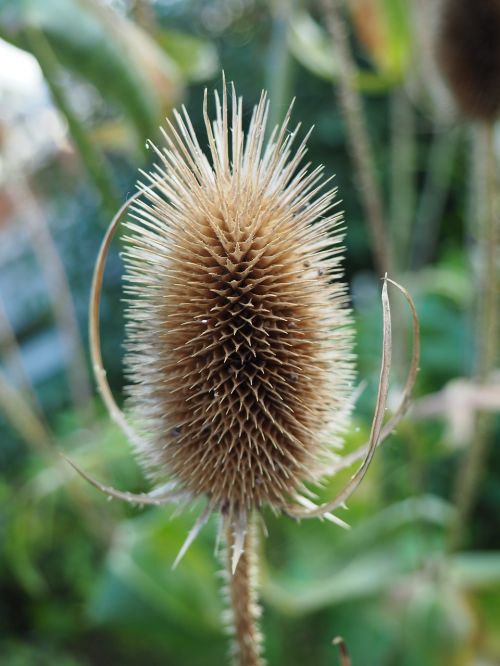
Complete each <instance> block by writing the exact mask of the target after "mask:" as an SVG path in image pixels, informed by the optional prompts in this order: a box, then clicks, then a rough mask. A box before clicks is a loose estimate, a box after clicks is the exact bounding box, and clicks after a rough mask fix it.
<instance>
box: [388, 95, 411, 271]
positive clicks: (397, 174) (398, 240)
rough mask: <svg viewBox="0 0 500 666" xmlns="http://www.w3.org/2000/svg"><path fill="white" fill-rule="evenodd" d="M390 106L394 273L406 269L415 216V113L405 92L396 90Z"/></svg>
mask: <svg viewBox="0 0 500 666" xmlns="http://www.w3.org/2000/svg"><path fill="white" fill-rule="evenodd" d="M390 105H391V190H390V223H391V233H390V238H391V243H392V256H393V257H394V261H395V264H396V265H395V267H394V268H395V270H396V271H397V272H398V273H400V272H402V271H405V270H407V268H408V258H409V254H410V238H411V231H412V226H413V224H414V216H415V199H416V189H415V170H416V143H415V113H414V111H413V107H412V105H411V103H410V100H409V99H408V96H407V94H406V91H405V90H404V89H403V88H401V87H398V88H396V89H395V90H394V91H393V92H392V94H391V97H390Z"/></svg>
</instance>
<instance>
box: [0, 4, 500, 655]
mask: <svg viewBox="0 0 500 666" xmlns="http://www.w3.org/2000/svg"><path fill="white" fill-rule="evenodd" d="M439 4H440V3H439V2H435V1H434V0H414V1H412V0H348V1H346V3H345V7H344V11H343V12H342V15H341V19H342V21H343V24H342V25H343V27H345V28H346V29H347V42H346V43H345V44H344V47H342V44H341V43H339V35H338V33H336V32H335V30H336V29H337V28H338V26H339V23H338V20H339V16H338V11H337V10H336V9H335V7H336V2H330V1H327V0H325V1H324V2H323V3H321V2H308V0H302V1H300V0H289V1H287V0H272V1H270V2H264V1H263V0H212V1H209V0H44V1H43V2H40V1H39V0H0V38H1V39H0V438H1V441H0V539H1V548H0V663H1V664H2V665H5V666H25V665H26V666H31V665H36V666H39V665H40V666H45V665H49V664H50V665H51V666H52V665H56V666H87V665H89V666H90V665H94V664H95V665H100V664H103V665H104V664H106V665H109V664H120V665H121V666H129V665H130V666H135V665H136V664H145V663H147V664H150V665H151V666H154V665H155V664H169V665H171V666H202V665H213V664H217V665H218V664H224V663H226V654H227V638H226V637H225V636H224V631H223V628H222V625H221V620H220V611H221V607H222V602H221V601H220V595H219V591H220V590H219V587H220V577H219V576H218V571H219V570H220V568H221V564H220V562H219V561H218V559H217V557H216V556H214V535H215V522H210V524H209V527H208V528H207V529H205V530H204V531H203V533H202V535H201V537H200V538H199V539H198V540H197V542H196V543H195V544H194V545H193V546H192V548H191V549H190V551H189V552H188V554H187V555H186V557H185V559H184V560H183V562H182V564H181V565H180V566H179V568H178V569H177V570H176V571H172V570H171V565H172V562H173V560H174V559H175V556H176V554H177V552H178V550H179V547H180V545H181V543H182V542H183V540H184V538H185V535H186V533H187V531H188V530H189V529H190V528H191V526H192V524H193V522H194V520H195V518H196V515H197V513H196V510H194V511H193V512H191V513H188V514H186V515H181V516H172V511H171V510H170V509H168V508H166V509H164V508H145V509H143V510H140V509H136V508H133V507H130V506H125V505H120V504H118V503H117V502H115V501H113V502H108V501H106V499H105V497H104V496H102V495H101V494H99V493H98V492H97V491H96V490H95V489H93V488H92V487H90V486H89V485H87V484H85V482H84V481H83V480H82V479H81V478H80V477H77V476H76V475H75V474H74V473H73V472H72V471H71V470H70V469H69V468H68V466H67V465H65V464H64V463H63V462H61V460H60V459H59V458H58V455H57V449H59V450H63V451H64V452H66V453H67V454H68V455H70V456H71V457H72V458H73V459H74V460H75V461H77V462H78V463H79V464H80V465H81V466H82V467H84V469H85V470H87V471H88V472H89V473H91V474H92V475H94V476H95V477H97V478H99V479H100V480H101V481H103V482H104V483H108V484H110V485H114V486H115V487H118V488H120V489H128V490H133V491H136V492H140V491H145V490H147V489H148V487H149V486H148V482H147V480H146V479H145V478H144V477H143V475H142V473H141V471H140V469H139V467H138V465H137V463H136V461H135V459H134V457H133V454H132V452H131V448H130V446H129V444H128V443H127V442H126V441H125V439H124V436H123V435H122V434H121V432H120V431H118V429H117V428H116V427H115V426H114V425H113V424H112V423H111V421H110V418H109V417H108V415H107V413H105V410H104V408H103V405H102V403H101V402H100V400H99V399H98V398H97V397H96V395H95V389H94V382H93V379H92V377H91V369H90V365H89V354H88V338H87V312H88V301H89V291H90V283H91V275H92V270H93V265H94V262H95V258H96V255H97V251H98V247H99V243H100V240H101V238H102V236H103V234H104V232H105V229H106V226H107V224H108V223H109V220H110V219H111V217H112V215H113V214H114V212H115V211H116V210H117V208H118V207H119V206H120V205H121V203H122V202H123V201H124V200H125V199H126V197H127V195H130V194H131V193H132V192H133V191H134V184H135V181H136V178H137V175H138V171H137V170H138V168H139V167H142V168H147V166H148V164H149V163H150V159H151V156H150V154H149V152H148V150H147V146H146V140H147V139H152V140H153V141H161V138H160V136H159V131H158V127H159V125H161V124H162V123H163V121H164V118H165V116H167V115H168V114H169V113H170V112H171V110H172V108H173V107H174V106H176V105H177V106H178V105H180V104H182V103H184V104H185V105H186V106H187V109H188V111H189V113H190V115H191V118H192V119H193V123H194V126H195V128H196V129H197V131H198V132H199V136H201V137H203V129H202V114H201V103H202V97H203V89H204V87H205V86H207V87H208V88H209V90H212V89H214V88H218V89H219V90H220V88H221V72H222V70H224V71H225V75H226V77H227V79H228V81H234V82H235V84H236V87H237V91H238V93H239V94H240V95H242V96H243V100H244V110H245V117H246V118H247V120H248V119H249V117H250V114H251V109H252V107H253V105H254V104H255V103H256V101H257V100H258V98H259V96H260V92H261V90H262V88H266V89H267V90H268V91H269V94H270V98H271V123H272V124H274V123H275V122H278V121H280V119H281V118H282V117H283V115H284V113H285V111H286V109H287V108H288V105H289V103H290V100H291V99H292V98H293V97H295V98H296V103H295V108H294V113H293V118H294V120H295V121H299V120H300V121H301V122H302V124H303V127H304V133H305V131H306V130H307V129H309V127H311V126H312V125H314V126H315V129H314V132H313V134H312V136H311V139H310V142H309V147H310V150H309V156H308V157H309V159H310V160H311V162H312V163H313V164H317V163H323V164H324V165H325V171H326V173H327V174H328V175H330V174H335V182H336V184H337V185H338V187H339V196H340V198H341V199H342V208H343V209H344V211H345V217H346V224H347V236H346V241H345V244H346V260H345V268H346V272H347V278H348V281H349V285H350V290H351V297H352V302H353V308H354V316H355V326H356V352H357V357H358V380H359V381H361V380H366V385H365V388H364V390H363V391H362V394H361V397H360V398H359V400H358V403H357V406H356V409H355V413H354V417H353V421H352V424H351V428H350V430H349V433H348V434H347V435H346V444H345V450H346V452H349V451H352V450H354V449H355V448H356V447H357V446H359V445H361V444H363V443H364V442H365V441H366V439H367V437H368V434H369V429H370V420H371V412H372V410H373V405H374V398H375V394H376V388H377V377H378V370H379V364H380V349H381V306H380V302H379V293H380V280H379V275H380V270H379V269H380V267H381V263H383V261H382V262H381V261H378V263H377V257H376V256H375V258H374V253H373V250H372V248H373V243H372V240H371V235H370V231H369V229H370V227H369V225H367V222H368V220H367V218H368V217H369V211H368V213H367V209H366V196H364V195H366V188H363V187H361V188H360V185H362V184H363V182H365V181H363V174H362V173H361V172H360V165H359V160H358V162H357V161H356V147H355V146H354V148H353V139H352V135H351V134H350V131H349V126H348V125H346V123H345V122H344V117H345V115H344V113H343V107H344V105H345V102H346V95H347V103H348V104H349V100H351V102H352V100H353V99H354V101H355V102H356V101H357V102H359V101H360V100H361V102H362V109H361V111H362V116H361V117H362V120H363V126H364V131H365V138H366V137H367V138H368V146H369V150H370V152H371V156H372V157H371V160H372V163H371V165H370V164H368V166H369V169H368V171H370V169H371V178H372V181H373V182H374V183H375V186H376V189H377V191H378V197H379V203H381V206H382V209H383V210H382V220H383V226H384V230H385V231H384V233H385V240H384V241H383V243H385V247H386V249H388V253H389V254H390V258H389V260H388V261H390V267H391V275H392V276H393V277H395V278H397V279H398V280H399V281H400V282H401V283H402V284H404V285H405V286H406V288H407V289H408V290H409V291H410V292H411V294H412V295H413V297H414V299H415V301H416V305H417V309H418V312H419V316H420V322H421V334H422V359H421V371H420V374H419V378H418V385H417V390H416V396H415V404H414V406H413V411H412V413H411V414H410V416H409V417H408V418H407V419H406V420H405V421H404V422H403V423H402V424H401V425H400V426H399V427H398V429H397V433H395V434H394V435H393V436H392V437H391V438H390V439H389V440H388V441H387V442H386V443H385V444H384V445H383V447H382V448H381V450H380V451H379V453H378V455H377V456H376V458H375V462H374V464H373V466H372V468H371V469H370V471H369V474H368V475H367V477H366V479H365V481H364V482H363V484H362V486H361V488H360V489H359V490H358V492H357V494H356V495H355V497H354V498H353V499H352V500H351V502H350V505H349V511H348V512H347V513H346V512H342V517H343V518H346V519H347V520H348V521H349V522H350V524H351V525H352V529H351V530H350V531H349V532H345V531H343V530H341V529H340V528H338V527H336V526H333V525H330V524H328V523H321V522H319V521H304V522H302V523H301V524H298V523H295V522H294V521H292V520H290V519H288V518H285V517H281V518H279V519H277V518H275V517H273V516H271V515H269V516H267V515H266V517H265V518H266V522H267V525H268V529H269V536H268V538H267V539H265V540H264V543H263V544H262V576H261V578H262V589H261V594H262V602H263V607H264V615H263V629H264V635H265V652H266V655H267V658H268V661H269V664H270V666H278V665H280V666H282V665H286V666H295V665H297V666H298V665H299V664H300V665H302V664H304V663H307V664H311V666H312V665H313V664H314V665H315V666H330V665H335V664H339V663H340V662H339V661H338V659H339V657H338V655H337V652H336V649H335V648H334V647H333V646H332V639H333V638H334V637H335V636H337V635H341V636H342V637H343V638H344V640H345V641H346V644H347V646H348V648H349V651H350V653H351V658H352V663H353V665H354V666H368V665H370V666H422V665H423V664H425V665H426V666H469V665H470V666H472V665H474V666H494V665H499V664H500V511H499V508H500V464H499V463H500V446H499V437H498V433H499V424H498V418H496V421H494V420H492V419H490V424H489V438H490V443H494V442H495V441H496V445H494V446H491V447H490V448H489V449H488V451H487V453H485V454H484V456H483V463H482V467H483V473H482V475H480V479H481V480H480V483H479V484H478V485H477V487H476V488H475V489H474V490H473V492H472V497H471V499H470V511H469V512H468V513H467V515H465V516H464V521H463V524H462V526H461V534H460V538H459V539H457V538H452V537H450V534H451V533H452V532H453V529H454V527H453V525H454V524H455V523H456V510H455V508H454V505H455V499H456V498H457V497H459V496H460V491H461V486H460V478H461V476H460V474H461V467H463V466H464V461H466V460H467V455H468V450H469V449H470V447H471V446H473V445H474V438H475V424H476V423H477V411H478V410H482V411H486V412H488V413H489V414H490V415H493V414H494V412H495V410H498V409H499V408H500V397H499V384H498V381H497V382H496V383H495V376H494V375H491V376H490V377H489V381H488V382H486V383H483V385H482V386H477V385H476V384H475V383H474V379H473V376H474V374H473V373H474V363H475V360H474V359H475V356H476V355H477V345H476V344H475V342H474V324H473V322H474V317H475V314H474V302H475V300H476V295H477V291H476V290H477V280H476V279H475V274H476V268H477V264H478V261H480V260H478V254H477V253H478V238H477V236H478V234H477V230H476V226H475V216H476V212H477V209H478V205H477V202H478V198H479V199H480V194H478V192H480V187H479V186H478V177H477V173H478V169H477V168H475V167H474V159H473V157H474V155H475V154H476V153H477V151H476V149H475V146H476V144H477V142H476V141H475V138H474V137H475V132H476V131H477V127H475V124H474V123H469V122H468V121H466V120H464V119H463V118H462V117H461V115H460V112H459V111H458V110H457V109H456V108H455V106H454V103H453V100H452V97H451V95H450V93H449V92H448V90H447V88H446V85H445V83H444V82H443V80H442V78H441V75H440V70H439V67H438V66H437V64H436V62H435V60H434V57H433V54H434V49H433V35H434V33H435V32H436V26H437V25H438V18H439V17H438V16H437V14H438V13H439ZM346 74H347V76H346ZM499 86H500V82H499ZM349 96H350V97H349ZM361 138H363V137H361ZM355 141H356V137H354V142H355ZM358 141H359V132H358ZM353 153H354V161H353V159H352V154H353ZM477 161H478V160H476V162H477ZM480 161H481V160H480V159H479V162H480ZM365 166H366V165H365ZM362 168H363V167H362V165H361V169H362ZM479 180H480V179H479ZM379 240H380V239H379ZM119 251H120V243H119V241H118V242H116V243H115V245H114V248H113V251H112V254H111V256H110V259H109V262H108V266H107V270H106V276H105V286H104V290H103V300H102V307H101V311H102V336H103V355H104V358H105V365H106V367H107V370H108V378H109V382H110V384H111V386H112V388H113V390H114V392H115V395H116V396H117V399H118V400H120V396H121V393H122V385H123V374H122V354H123V350H122V341H123V316H122V315H123V305H122V302H121V274H122V264H121V260H120V256H119ZM379 260H380V257H379ZM400 301H402V299H401V298H400V296H399V295H398V294H396V293H395V294H394V295H393V316H394V329H395V333H394V345H395V347H394V357H395V362H394V363H395V366H394V371H393V380H392V385H393V386H392V389H391V400H392V402H391V406H393V407H394V406H395V405H396V404H397V401H398V396H399V395H400V393H401V386H402V383H403V382H404V378H405V372H406V369H407V366H408V363H409V353H410V342H411V331H410V321H409V315H408V314H407V312H406V309H407V308H406V307H405V305H404V303H403V302H400ZM495 428H496V431H495ZM495 434H496V436H495ZM350 473H352V469H351V470H350V471H349V470H345V471H344V472H343V473H342V474H339V475H337V476H336V477H335V478H334V479H332V481H331V483H330V484H329V486H328V487H326V488H324V491H322V492H323V493H324V497H329V496H330V495H331V494H332V493H333V492H334V491H335V490H336V489H338V488H340V487H341V486H342V484H343V482H345V480H346V478H349V474H350ZM455 527H456V526H455ZM450 539H451V541H450ZM450 544H451V545H450Z"/></svg>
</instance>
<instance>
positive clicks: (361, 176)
mask: <svg viewBox="0 0 500 666" xmlns="http://www.w3.org/2000/svg"><path fill="white" fill-rule="evenodd" d="M321 5H322V8H323V14H324V17H325V22H326V26H327V28H328V31H329V32H330V34H331V36H332V40H333V46H334V48H335V53H336V56H337V60H338V65H339V70H338V72H339V76H338V95H339V103H340V108H341V110H342V114H343V117H344V122H345V125H346V128H347V138H348V142H349V147H350V151H351V155H352V161H353V164H354V170H355V173H354V175H355V177H356V184H357V186H358V189H359V192H360V195H361V203H362V205H363V208H364V212H365V215H366V222H367V225H368V229H369V233H370V236H371V249H372V253H373V258H374V263H375V269H376V271H377V273H378V274H379V275H380V276H382V275H384V274H385V273H386V272H388V273H391V271H392V263H393V262H392V258H391V248H390V244H389V240H388V237H387V230H386V227H385V221H384V217H385V213H384V206H383V200H382V193H381V190H380V187H379V184H378V182H377V178H376V171H375V158H374V154H373V147H372V143H371V140H370V134H369V132H368V127H367V123H366V117H365V112H364V105H363V99H362V97H361V94H360V92H359V89H358V88H357V86H356V75H357V71H356V66H355V63H354V57H353V54H352V52H351V47H350V44H349V36H348V30H347V25H346V22H345V20H344V16H343V9H344V7H343V5H344V3H343V0H321Z"/></svg>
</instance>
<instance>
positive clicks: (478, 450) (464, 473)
mask: <svg viewBox="0 0 500 666" xmlns="http://www.w3.org/2000/svg"><path fill="white" fill-rule="evenodd" d="M475 139H476V141H478V142H480V143H481V144H482V150H481V153H482V156H483V161H484V169H485V170H484V187H483V188H482V189H483V192H482V193H481V194H482V195H483V196H482V200H480V199H479V197H477V200H476V206H477V209H478V216H477V222H478V227H477V233H478V241H479V252H478V254H479V256H478V260H477V262H476V265H477V280H476V284H477V289H476V291H477V312H476V318H477V319H476V321H477V324H476V353H477V356H476V368H475V379H476V382H477V384H478V385H480V386H481V385H484V384H486V383H487V382H488V380H489V379H490V375H491V373H492V372H493V370H494V369H495V364H496V354H497V345H498V339H499V330H498V290H499V286H500V285H499V278H498V274H497V268H496V258H497V252H498V247H499V219H498V207H497V200H496V199H497V195H496V188H497V173H496V171H497V170H496V160H495V152H494V135H493V125H491V124H485V125H484V126H483V127H481V128H480V129H479V130H478V132H477V133H476V137H475ZM478 194H479V193H478ZM474 431H475V436H474V440H473V442H472V444H471V446H470V447H469V449H468V450H467V452H466V454H465V457H464V459H463V461H462V464H461V467H460V469H459V472H458V476H457V480H456V485H455V504H456V507H457V516H456V519H455V521H454V522H453V523H452V526H451V530H450V534H449V544H448V545H449V548H450V549H451V550H454V549H456V548H458V547H460V546H461V545H462V542H463V539H464V530H465V526H466V525H467V521H468V518H469V516H470V514H471V511H472V509H473V508H474V504H475V501H476V497H477V492H478V488H479V484H480V482H481V478H482V475H483V471H484V467H485V463H486V459H487V455H488V450H489V447H490V444H491V442H492V439H493V432H494V415H493V414H490V413H487V412H483V411H481V412H480V411H478V412H477V413H476V418H475V428H474Z"/></svg>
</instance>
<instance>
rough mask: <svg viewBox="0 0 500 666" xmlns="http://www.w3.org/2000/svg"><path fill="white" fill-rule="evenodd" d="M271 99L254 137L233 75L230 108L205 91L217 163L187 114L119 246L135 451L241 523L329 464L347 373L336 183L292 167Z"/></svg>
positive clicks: (256, 121) (288, 135) (172, 132)
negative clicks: (140, 431) (271, 126)
mask: <svg viewBox="0 0 500 666" xmlns="http://www.w3.org/2000/svg"><path fill="white" fill-rule="evenodd" d="M267 108H268V105H267V101H266V98H265V96H264V95H263V96H262V99H261V101H260V103H259V105H258V106H257V107H256V108H255V110H254V113H253V117H252V120H251V123H250V127H249V130H248V133H247V137H246V140H245V136H244V132H243V129H242V106H241V100H237V98H236V96H235V94H234V90H233V99H232V115H231V120H230V121H229V120H228V113H229V112H228V104H227V100H226V95H225V93H224V98H223V101H222V103H221V102H220V101H219V99H218V98H217V96H216V109H217V120H216V121H215V122H214V123H213V125H212V123H210V121H209V120H208V117H207V111H206V100H205V120H206V129H207V135H208V141H209V147H210V153H211V163H209V161H208V160H207V158H206V157H205V155H204V154H203V152H202V150H201V147H200V145H199V143H198V140H197V138H196V137H195V135H194V131H193V128H192V126H191V123H190V120H189V118H188V116H187V114H186V113H185V114H184V117H183V118H182V117H181V116H180V115H179V114H177V116H176V120H177V127H174V126H173V125H169V131H168V134H165V138H166V141H167V147H166V148H164V149H163V150H159V149H158V148H156V147H154V146H153V148H154V150H155V151H156V154H157V157H158V160H159V163H158V165H157V166H156V168H155V170H154V171H153V172H151V173H149V174H145V175H146V176H147V178H148V183H147V185H143V186H142V187H144V188H145V197H144V201H141V202H137V203H136V204H135V205H134V211H133V213H132V214H131V218H133V219H130V220H129V222H128V223H127V226H128V228H129V231H130V232H131V234H130V235H129V236H128V238H127V249H126V253H125V259H126V264H127V275H126V280H127V285H128V286H127V291H128V296H129V304H128V312H127V319H128V326H127V349H128V355H127V367H128V374H129V377H130V380H131V386H130V388H129V393H130V397H131V404H132V406H133V409H134V411H135V412H136V413H137V414H138V415H139V417H140V421H141V423H142V424H143V426H144V437H145V444H144V445H143V446H142V447H141V451H140V453H141V456H142V458H143V460H145V461H146V462H147V465H148V467H149V469H150V470H151V471H152V473H153V476H154V477H155V478H156V479H165V477H167V476H172V477H173V478H175V479H177V481H178V488H180V489H182V490H186V491H188V492H189V493H190V494H191V495H192V496H199V495H204V496H206V497H207V498H208V502H209V506H210V509H211V510H212V509H214V510H216V509H219V510H220V511H221V512H222V514H223V515H224V516H226V517H227V518H228V520H229V523H230V524H231V525H233V527H234V528H235V529H236V531H237V532H239V533H240V534H242V533H243V532H244V530H245V527H246V522H247V516H248V515H249V513H250V512H251V510H252V509H253V508H256V507H261V506H262V505H265V504H269V505H271V506H272V507H273V508H274V509H276V510H279V509H280V508H282V507H283V506H284V505H285V503H286V502H287V500H288V499H289V498H290V497H293V496H295V495H296V493H297V491H300V490H301V489H302V484H303V483H304V482H306V481H316V480H318V479H319V477H321V475H322V474H323V473H324V469H325V461H326V460H328V459H329V457H330V453H331V447H332V443H334V442H335V441H336V440H335V436H336V435H337V434H338V433H339V431H340V430H341V428H342V425H343V421H344V416H345V414H346V412H348V404H349V400H348V398H349V394H350V386H351V382H352V366H351V363H352V359H351V332H350V329H349V327H348V326H346V325H347V324H348V321H349V311H348V309H347V308H346V296H345V292H346V289H345V285H344V284H343V283H340V282H338V281H334V280H332V278H338V277H339V276H340V274H341V269H340V266H339V264H340V253H341V248H340V246H339V243H340V242H341V235H340V231H339V223H340V215H339V214H336V215H328V214H327V213H328V211H329V210H330V209H331V206H332V202H333V199H334V196H335V192H334V190H328V191H326V192H324V193H321V194H318V192H319V191H320V190H321V189H322V188H323V186H324V183H322V184H320V183H319V181H320V180H321V168H318V169H315V170H314V171H312V172H310V173H308V170H307V166H306V167H303V168H301V169H300V170H299V169H298V166H299V163H300V162H301V160H302V158H303V156H304V154H305V152H306V148H305V140H304V141H303V142H302V143H301V145H300V146H299V148H298V149H297V150H296V152H295V153H292V151H291V145H292V142H293V140H294V138H295V136H296V134H297V130H298V128H297V129H296V130H295V131H293V132H290V131H289V130H288V123H289V115H287V118H286V119H285V121H284V123H283V125H282V126H281V127H280V128H277V129H276V130H275V132H274V133H273V135H272V137H271V139H270V140H269V142H268V143H267V145H266V146H264V142H263V137H264V131H265V124H266V116H267ZM229 124H230V125H231V127H229ZM137 222H138V223H137ZM331 232H333V235H332V233H331ZM238 526H239V528H238Z"/></svg>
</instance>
